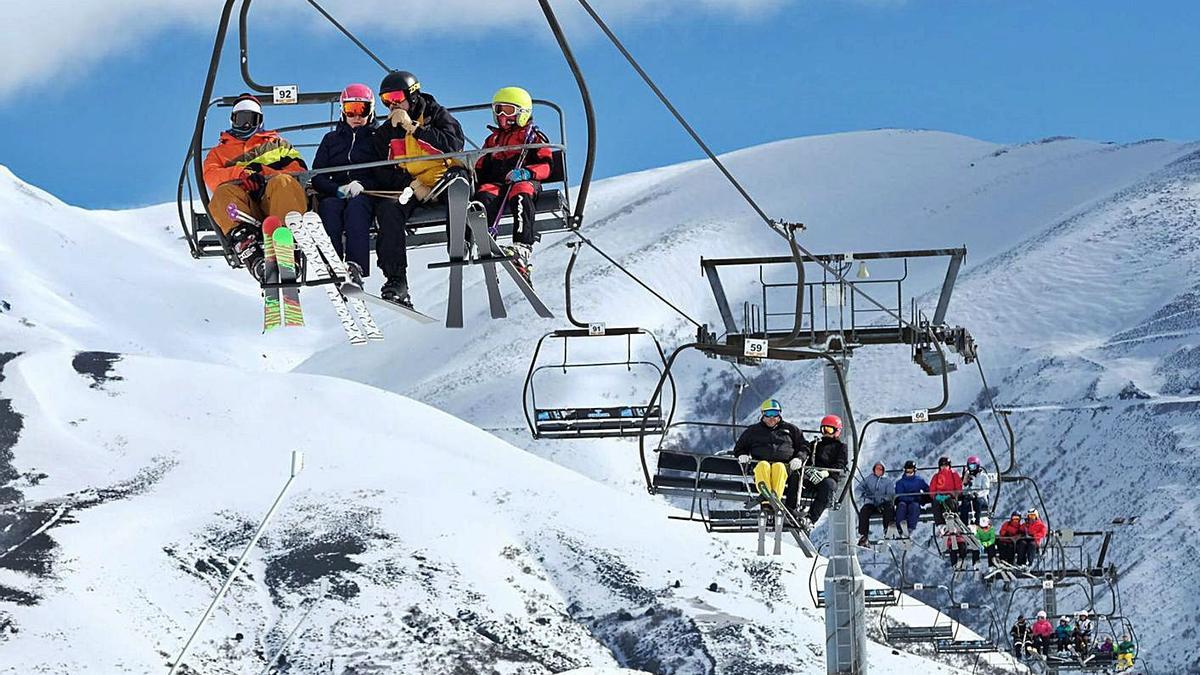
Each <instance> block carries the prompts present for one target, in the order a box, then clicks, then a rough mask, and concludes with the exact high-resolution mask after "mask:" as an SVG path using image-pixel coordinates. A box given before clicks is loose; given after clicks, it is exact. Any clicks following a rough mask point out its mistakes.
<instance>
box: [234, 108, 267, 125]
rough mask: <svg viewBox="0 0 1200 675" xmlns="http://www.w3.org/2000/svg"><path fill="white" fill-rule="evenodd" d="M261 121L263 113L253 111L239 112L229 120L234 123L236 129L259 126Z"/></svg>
mask: <svg viewBox="0 0 1200 675" xmlns="http://www.w3.org/2000/svg"><path fill="white" fill-rule="evenodd" d="M260 119H262V113H257V112H254V111H253V110H239V111H237V112H235V113H233V114H232V115H230V116H229V120H230V122H232V123H233V126H234V128H248V127H255V126H258V122H259V120H260Z"/></svg>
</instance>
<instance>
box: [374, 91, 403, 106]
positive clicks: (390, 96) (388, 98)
mask: <svg viewBox="0 0 1200 675" xmlns="http://www.w3.org/2000/svg"><path fill="white" fill-rule="evenodd" d="M379 98H381V99H383V102H384V103H386V104H388V105H389V106H394V105H400V104H401V103H404V102H405V101H407V100H408V97H407V96H405V95H404V92H402V91H389V92H388V93H386V94H380V95H379Z"/></svg>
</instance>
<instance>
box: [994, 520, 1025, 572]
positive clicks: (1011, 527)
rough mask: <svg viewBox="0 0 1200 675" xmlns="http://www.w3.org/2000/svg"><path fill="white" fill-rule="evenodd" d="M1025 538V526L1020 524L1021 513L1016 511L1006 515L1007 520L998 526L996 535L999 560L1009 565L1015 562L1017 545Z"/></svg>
mask: <svg viewBox="0 0 1200 675" xmlns="http://www.w3.org/2000/svg"><path fill="white" fill-rule="evenodd" d="M1024 539H1025V526H1024V525H1022V524H1021V514H1020V513H1017V512H1016V511H1013V512H1012V515H1011V516H1009V517H1008V522H1007V523H1004V524H1003V525H1001V526H1000V532H999V534H998V535H997V536H996V552H997V554H998V555H999V556H1000V560H1002V561H1004V562H1006V563H1008V564H1009V565H1016V564H1017V547H1018V544H1019V543H1020V542H1021V541H1022V540H1024Z"/></svg>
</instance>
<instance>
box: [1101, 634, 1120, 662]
mask: <svg viewBox="0 0 1200 675" xmlns="http://www.w3.org/2000/svg"><path fill="white" fill-rule="evenodd" d="M1115 649H1116V645H1114V644H1113V638H1112V636H1111V635H1105V636H1104V642H1102V643H1101V644H1100V646H1099V647H1097V648H1096V655H1097V656H1098V657H1099V659H1100V660H1101V661H1108V662H1112V660H1113V652H1114V651H1115Z"/></svg>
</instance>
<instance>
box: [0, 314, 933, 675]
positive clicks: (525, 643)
mask: <svg viewBox="0 0 1200 675" xmlns="http://www.w3.org/2000/svg"><path fill="white" fill-rule="evenodd" d="M11 337H12V335H11V334H6V335H5V338H6V339H5V341H6V342H7V341H8V340H9V339H11ZM82 357H83V358H82V359H81V355H80V354H77V353H76V352H73V351H71V350H66V349H55V348H44V349H38V350H35V351H33V352H30V353H26V354H23V355H20V356H16V357H15V358H12V359H11V360H9V361H8V362H7V363H6V365H5V369H4V372H3V375H4V382H3V391H4V394H5V396H6V397H7V399H8V400H7V401H6V402H7V403H9V404H10V405H11V410H12V411H13V412H15V413H16V414H17V415H21V416H22V419H21V422H20V425H19V426H20V429H19V430H18V431H19V436H20V438H19V440H18V442H17V444H16V446H15V448H14V450H15V454H16V462H15V464H16V466H17V467H18V469H19V471H20V472H21V473H23V474H27V475H35V474H36V475H40V477H39V478H38V479H37V480H36V481H29V480H18V481H16V482H15V483H14V484H13V485H12V486H10V487H18V488H19V489H20V492H21V493H22V494H21V500H22V501H21V502H20V505H19V507H18V508H17V513H18V514H19V515H25V516H27V517H30V518H36V517H37V516H38V514H49V513H51V512H52V515H50V516H48V518H47V519H46V520H44V523H45V524H46V525H47V526H48V527H49V529H48V530H45V531H43V532H40V533H36V534H35V535H34V540H33V541H30V542H28V543H27V545H25V546H23V547H21V548H20V549H19V551H20V557H19V558H18V560H19V561H20V562H22V563H24V564H23V565H12V566H10V567H9V568H8V569H7V570H6V571H5V573H4V575H3V577H2V578H0V590H3V591H4V595H5V597H6V599H7V600H8V602H5V603H4V605H3V617H4V620H3V623H4V625H5V626H6V627H8V628H9V631H6V633H5V635H4V640H5V641H6V642H8V644H7V645H6V647H5V655H6V656H5V660H4V664H3V667H0V672H6V673H26V672H55V673H59V672H61V673H66V672H85V671H86V672H105V673H116V672H131V673H142V672H150V671H152V670H156V669H161V668H163V667H165V664H166V663H167V662H168V659H169V656H170V655H172V654H174V653H175V651H176V650H177V649H178V648H179V646H180V644H181V640H182V638H183V636H184V635H186V633H187V632H188V630H189V628H190V626H191V625H192V624H193V622H194V621H195V620H196V619H197V617H198V615H199V613H200V611H201V609H202V608H203V607H204V606H205V604H206V603H207V601H208V598H209V597H211V594H212V593H213V592H214V590H215V589H216V587H217V586H218V585H219V584H220V581H221V580H222V579H223V577H222V570H225V569H228V565H229V564H230V563H231V561H232V560H233V559H235V558H236V556H237V555H238V554H239V553H240V550H241V547H242V546H243V545H244V542H245V538H246V536H247V535H248V533H249V531H250V530H251V529H252V528H253V527H254V525H255V523H256V522H257V520H258V518H259V517H260V516H261V514H262V513H263V512H264V511H265V509H266V507H267V505H268V504H269V503H270V501H271V499H272V498H273V496H274V495H275V494H276V492H277V490H278V489H279V488H280V487H281V486H282V484H283V482H284V479H285V478H286V475H287V466H288V454H289V450H291V449H292V448H295V447H298V446H299V447H303V448H305V449H306V450H307V462H306V468H305V469H304V471H303V472H302V473H301V474H300V476H299V478H298V479H297V481H296V484H295V487H294V488H293V489H292V491H291V493H290V496H289V497H288V499H287V502H286V503H285V507H284V509H283V510H282V511H281V512H280V514H279V516H278V518H277V519H276V521H275V523H274V524H273V525H272V527H271V528H270V529H269V530H268V531H267V534H266V537H265V538H264V539H263V541H262V544H261V545H260V546H259V547H258V549H256V550H255V552H254V554H253V555H252V557H251V559H250V562H249V565H248V567H247V570H246V572H245V574H244V575H243V576H242V577H241V578H240V580H239V582H238V583H237V584H236V585H235V586H234V588H233V590H232V593H231V595H230V597H229V599H228V600H227V602H226V603H224V605H223V606H222V608H221V610H220V611H219V612H218V614H217V615H216V616H215V617H214V619H213V620H212V621H211V623H210V624H209V626H208V627H207V629H206V630H205V632H204V639H203V640H202V641H201V642H200V644H199V645H198V648H197V649H196V652H195V654H194V656H193V657H192V658H191V659H189V661H188V663H189V665H191V666H192V667H194V668H196V669H198V670H200V671H202V672H207V673H241V672H257V670H258V669H261V668H262V667H263V661H262V656H261V652H262V651H264V650H265V651H267V652H272V651H274V650H275V649H276V648H277V647H278V646H279V645H280V642H281V640H282V639H283V637H284V635H285V634H286V632H287V631H288V630H290V628H291V627H292V626H293V625H295V624H296V622H298V621H299V620H300V618H301V617H302V616H303V614H304V612H305V611H307V609H309V607H310V604H311V603H314V602H315V603H316V606H315V608H313V612H312V614H311V615H310V616H309V618H308V620H307V622H306V623H305V624H304V626H303V628H302V630H301V633H300V634H299V639H297V640H296V641H295V642H294V643H293V644H292V646H291V647H290V648H289V650H288V651H287V658H288V661H289V662H290V663H291V664H292V665H293V667H294V668H296V669H297V672H306V673H316V672H337V673H374V672H463V669H464V668H465V669H467V670H469V671H470V672H492V669H496V670H495V672H511V673H549V672H561V671H563V670H570V669H572V668H577V667H582V666H589V665H590V666H599V667H612V666H615V665H617V660H618V659H619V660H620V662H621V663H625V664H628V665H631V666H634V667H638V668H645V669H649V670H651V671H653V672H677V673H707V672H725V673H752V672H767V671H768V670H769V671H771V672H795V673H801V672H821V671H822V668H823V665H822V664H823V657H821V656H820V646H821V643H822V641H823V628H822V624H821V622H820V621H819V619H818V616H819V615H818V614H817V613H816V612H815V611H814V610H812V609H806V608H804V607H805V606H806V605H807V604H808V603H807V602H806V599H807V594H808V587H807V578H806V575H805V574H803V573H802V572H801V567H802V565H801V563H800V561H798V560H796V559H794V558H791V559H788V560H786V561H781V562H776V561H771V562H764V561H761V560H757V559H755V558H754V556H752V555H748V554H747V552H746V551H745V550H744V549H743V548H742V547H740V546H735V545H730V544H729V543H727V542H723V541H720V540H714V539H710V538H708V537H707V536H704V535H703V534H702V533H698V532H696V531H695V530H691V529H685V528H679V527H676V526H675V525H673V524H671V523H670V522H669V521H668V520H667V519H666V512H665V509H664V507H663V506H661V505H658V504H655V503H653V502H650V501H648V500H645V499H636V498H633V497H629V496H624V495H621V494H620V493H617V492H615V491H613V490H612V489H610V488H606V487H603V486H601V485H599V484H597V483H595V482H593V481H591V480H588V479H587V478H585V477H583V476H580V475H578V474H576V473H573V472H570V471H567V470H565V469H563V468H560V467H557V466H555V465H554V464H551V463H548V462H546V461H544V460H541V459H538V458H536V457H533V456H531V455H529V454H528V453H525V452H522V451H520V450H518V449H516V448H513V447H511V446H509V445H507V444H505V443H503V442H500V441H498V440H496V439H495V438H493V437H491V436H489V435H488V434H486V433H483V432H481V431H479V430H478V429H475V428H473V427H471V426H470V425H467V424H465V423H463V422H461V421H459V420H456V419H454V418H452V417H450V416H449V415H446V414H445V413H441V412H438V411H436V410H434V409H432V408H429V407H427V406H424V405H422V404H419V403H416V402H414V401H411V400H407V399H404V398H401V397H399V396H397V395H395V394H390V393H387V392H383V391H380V390H377V389H373V388H369V387H365V386H362V385H358V384H354V383H350V382H346V381H343V380H337V379H330V378H323V377H317V376H301V375H294V374H279V375H263V374H253V373H251V374H247V373H244V372H240V371H237V370H233V369H231V368H228V367H225V366H213V365H203V364H198V363H192V362H180V361H171V360H167V359H162V358H151V357H135V356H128V357H123V358H117V359H115V360H113V359H107V360H106V359H105V358H104V357H103V355H99V354H94V353H83V354H82ZM97 361H99V362H100V363H101V364H102V365H101V366H100V367H93V365H94V364H95V363H96V362H97ZM89 364H92V365H89ZM198 394H202V395H203V396H205V397H207V398H206V399H205V401H204V405H200V406H197V405H195V403H196V402H195V397H196V396H197V395H198ZM250 402H259V404H265V403H267V402H273V403H275V404H281V405H283V406H286V408H287V409H288V411H289V413H290V414H289V417H288V419H286V420H280V421H279V422H276V423H271V422H270V420H268V419H266V418H265V416H264V415H262V414H253V415H247V413H246V405H247V404H248V403H250ZM334 411H336V412H334ZM335 416H336V420H337V422H336V423H331V422H333V420H334V419H335ZM131 420H136V423H135V424H131V423H130V421H131ZM280 431H282V432H283V433H280ZM590 505H602V506H601V509H597V508H594V507H593V506H590ZM10 515H11V514H10ZM17 522H18V524H21V523H22V521H20V520H18V521H17ZM635 524H636V525H635ZM714 583H715V584H718V585H717V586H714V587H713V588H712V589H710V588H709V585H710V584H714ZM238 633H241V634H242V635H243V636H244V638H243V639H242V640H237V639H235V635H236V634H238ZM67 635H69V636H72V638H71V639H70V640H69V641H64V640H63V639H62V636H67ZM871 656H872V659H873V661H874V662H875V663H876V664H877V665H878V667H879V672H901V669H907V668H912V667H920V668H924V669H930V670H929V672H950V671H949V670H945V671H943V670H939V669H938V668H937V667H936V666H934V665H932V664H930V663H928V662H922V661H921V660H920V659H916V658H914V657H904V656H899V657H898V656H893V655H890V654H889V653H888V650H887V649H886V648H884V647H880V646H872V649H871ZM918 664H920V665H918ZM585 672H586V671H585ZM601 672H604V671H601Z"/></svg>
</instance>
